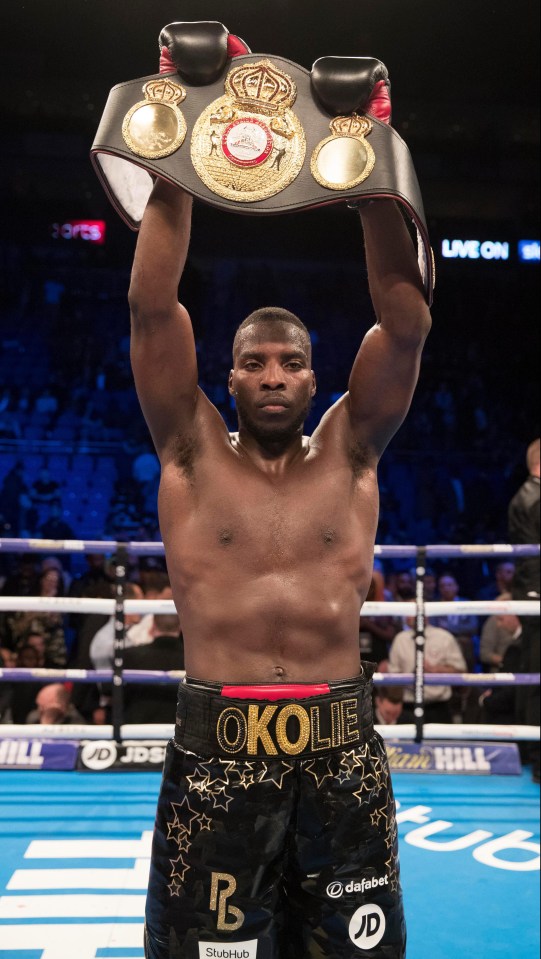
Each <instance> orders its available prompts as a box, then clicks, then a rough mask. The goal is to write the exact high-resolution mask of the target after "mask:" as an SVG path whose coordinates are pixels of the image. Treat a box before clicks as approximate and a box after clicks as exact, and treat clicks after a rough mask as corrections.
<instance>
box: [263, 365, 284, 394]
mask: <svg viewBox="0 0 541 959" xmlns="http://www.w3.org/2000/svg"><path fill="white" fill-rule="evenodd" d="M261 387H262V389H264V390H279V389H284V388H285V381H284V373H283V370H282V367H281V366H280V364H279V363H272V364H269V365H268V366H266V367H265V369H264V370H263V376H262V378H261Z"/></svg>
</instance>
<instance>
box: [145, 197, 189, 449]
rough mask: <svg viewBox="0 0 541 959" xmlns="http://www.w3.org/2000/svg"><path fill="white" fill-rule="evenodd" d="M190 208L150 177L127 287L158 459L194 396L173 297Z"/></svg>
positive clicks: (185, 422) (181, 311) (184, 327)
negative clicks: (151, 187) (152, 181)
mask: <svg viewBox="0 0 541 959" xmlns="http://www.w3.org/2000/svg"><path fill="white" fill-rule="evenodd" d="M191 212H192V198H191V197H190V196H188V194H187V193H185V192H184V191H183V190H180V189H179V188H178V187H174V186H171V185H170V184H169V183H166V182H165V181H164V180H158V181H157V182H156V184H155V186H154V189H153V191H152V194H151V196H150V199H149V201H148V205H147V207H146V210H145V214H144V216H143V220H142V223H141V229H140V232H139V237H138V240H137V247H136V251H135V257H134V261H133V269H132V276H131V284H130V291H129V304H130V311H131V331H132V336H131V362H132V368H133V374H134V378H135V385H136V389H137V394H138V397H139V401H140V403H141V408H142V410H143V414H144V416H145V419H146V421H147V424H148V427H149V430H150V433H151V435H152V438H153V440H154V444H155V446H156V450H157V452H158V455H159V456H160V458H162V459H163V456H164V454H165V452H166V451H167V449H168V448H170V446H171V443H172V440H173V439H174V438H175V437H177V436H179V435H182V434H186V433H187V432H189V431H190V428H191V426H192V424H193V420H194V416H195V409H196V404H197V396H198V391H197V359H196V352H195V342H194V336H193V330H192V324H191V321H190V317H189V315H188V312H187V310H186V309H185V308H184V307H183V306H182V305H181V304H180V303H179V302H178V286H179V283H180V278H181V275H182V272H183V270H184V265H185V263H186V257H187V254H188V245H189V241H190V227H191Z"/></svg>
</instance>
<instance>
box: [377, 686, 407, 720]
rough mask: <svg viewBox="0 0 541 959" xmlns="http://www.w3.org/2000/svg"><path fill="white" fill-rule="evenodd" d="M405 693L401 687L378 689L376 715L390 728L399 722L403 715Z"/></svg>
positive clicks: (381, 687)
mask: <svg viewBox="0 0 541 959" xmlns="http://www.w3.org/2000/svg"><path fill="white" fill-rule="evenodd" d="M403 700H404V693H403V691H402V687H401V686H377V687H376V711H377V712H376V715H377V718H378V719H381V721H382V722H383V723H386V724H388V725H389V726H391V725H393V724H394V723H396V722H398V720H399V719H400V716H401V715H402V709H403Z"/></svg>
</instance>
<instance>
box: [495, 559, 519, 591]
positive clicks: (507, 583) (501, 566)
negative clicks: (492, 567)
mask: <svg viewBox="0 0 541 959" xmlns="http://www.w3.org/2000/svg"><path fill="white" fill-rule="evenodd" d="M514 575H515V564H514V563H511V562H510V561H509V560H506V561H505V562H503V563H498V565H497V566H496V582H497V584H498V586H499V588H500V592H502V593H505V592H507V591H508V590H509V589H511V586H512V583H513V577H514Z"/></svg>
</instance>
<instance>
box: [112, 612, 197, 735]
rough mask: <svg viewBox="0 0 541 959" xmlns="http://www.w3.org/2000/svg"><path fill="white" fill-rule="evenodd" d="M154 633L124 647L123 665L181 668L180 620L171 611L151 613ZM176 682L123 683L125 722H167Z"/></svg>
mask: <svg viewBox="0 0 541 959" xmlns="http://www.w3.org/2000/svg"><path fill="white" fill-rule="evenodd" d="M153 632H154V635H153V638H152V642H151V643H147V644H145V645H144V646H137V647H132V648H131V649H127V650H126V652H125V654H124V668H125V669H158V670H162V669H163V670H169V669H174V670H178V669H183V668H184V644H183V641H182V636H181V633H180V622H179V618H178V616H176V615H174V614H167V615H165V614H164V615H161V614H160V615H156V616H155V617H154V630H153ZM176 700H177V690H176V687H175V684H174V683H172V684H161V685H157V684H154V685H144V686H143V685H137V684H135V683H130V684H129V685H127V686H126V692H125V699H124V703H125V710H124V720H125V722H126V723H169V722H170V721H171V710H172V709H173V712H174V708H175V703H176Z"/></svg>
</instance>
